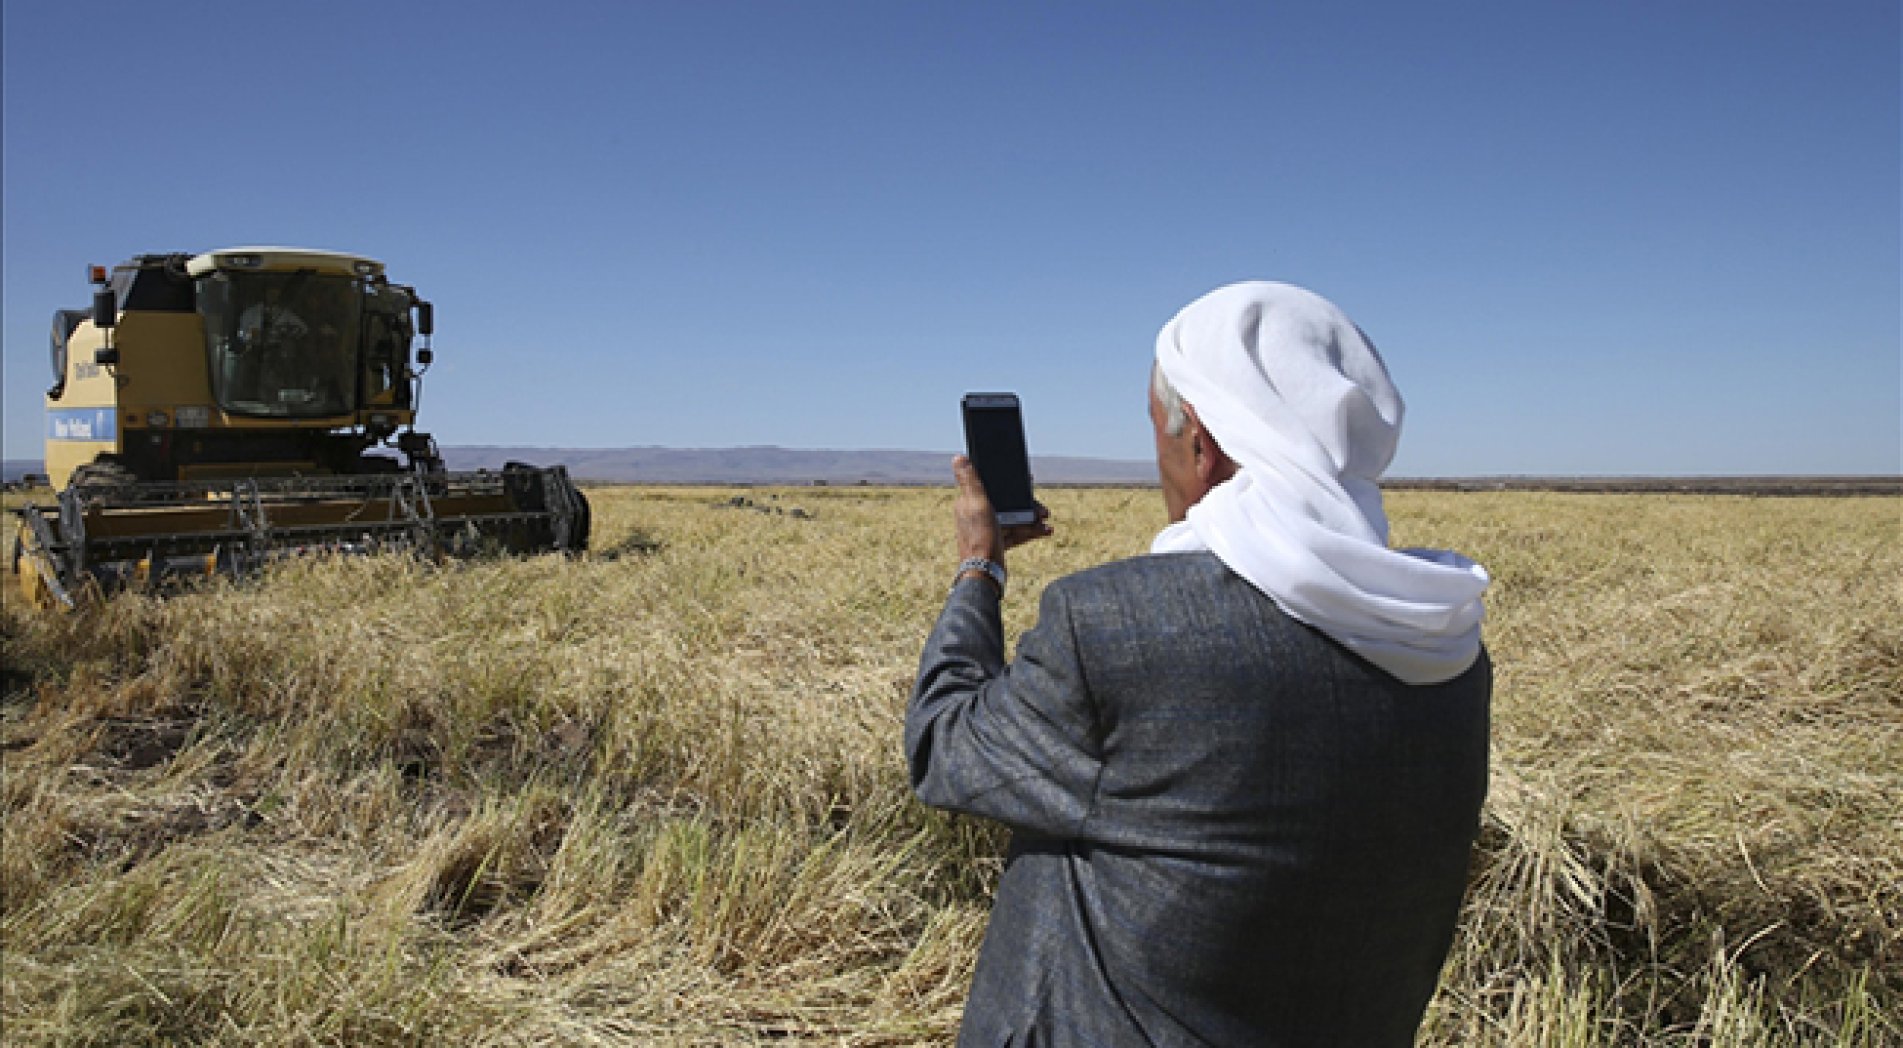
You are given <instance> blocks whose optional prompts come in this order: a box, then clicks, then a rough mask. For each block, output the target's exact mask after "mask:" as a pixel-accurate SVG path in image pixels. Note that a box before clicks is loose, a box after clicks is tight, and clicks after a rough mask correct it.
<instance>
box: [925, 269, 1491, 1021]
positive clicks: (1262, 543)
mask: <svg viewBox="0 0 1903 1048" xmlns="http://www.w3.org/2000/svg"><path fill="white" fill-rule="evenodd" d="M1152 374H1153V382H1152V390H1151V406H1150V412H1151V418H1152V423H1153V425H1154V428H1155V431H1156V449H1157V466H1158V471H1159V473H1160V475H1161V479H1162V487H1163V494H1164V499H1165V502H1166V504H1167V507H1168V510H1169V515H1170V518H1171V520H1172V522H1173V523H1172V525H1171V527H1170V528H1168V529H1166V530H1165V531H1164V532H1163V533H1162V534H1161V535H1159V536H1158V539H1157V542H1156V545H1155V546H1154V547H1153V550H1152V555H1150V556H1143V557H1137V558H1134V559H1130V560H1123V561H1117V562H1114V563H1110V564H1105V565H1101V566H1099V567H1096V568H1092V569H1089V570H1087V571H1083V572H1080V573H1078V574H1076V575H1072V576H1070V577H1068V578H1064V579H1061V580H1059V581H1057V582H1055V583H1052V584H1051V585H1050V586H1049V587H1047V588H1046V589H1045V590H1044V593H1043V597H1042V602H1041V604H1040V607H1039V613H1038V623H1037V625H1036V627H1035V628H1033V629H1031V630H1030V631H1028V632H1026V633H1025V634H1024V635H1023V637H1022V638H1021V639H1020V641H1019V644H1018V650H1017V656H1016V658H1015V659H1013V660H1011V661H1009V662H1007V661H1006V659H1005V651H1004V636H1003V627H1002V624H1001V621H1000V616H999V604H1000V601H1001V599H1002V598H1003V595H1004V586H1005V574H1004V570H1003V563H1004V552H1005V549H1006V548H1007V547H1009V546H1013V545H1016V544H1017V543H1020V542H1023V541H1028V540H1030V539H1033V538H1037V537H1040V536H1041V535H1045V534H1049V533H1050V529H1049V527H1048V526H1047V525H1045V524H1044V523H1043V522H1040V523H1039V524H1037V525H1031V526H1025V527H1021V528H1017V529H1013V530H1011V531H1008V532H1004V533H1001V532H1000V529H999V528H998V526H997V524H996V522H995V518H994V517H993V515H992V512H991V507H990V505H989V503H988V502H987V501H986V499H985V494H984V489H983V486H982V485H981V484H980V482H979V480H978V478H977V475H976V474H975V472H974V471H973V469H972V467H971V465H970V463H969V462H967V461H965V460H964V459H963V458H960V459H958V460H956V461H955V462H954V471H955V473H956V476H957V480H958V496H957V502H956V508H955V516H956V529H957V538H958V546H959V552H960V555H961V557H963V558H964V560H963V563H961V565H960V567H959V571H958V574H957V577H956V581H955V582H954V585H953V588H952V591H951V595H950V597H949V599H948V600H947V602H946V605H945V609H944V611H943V613H942V614H941V615H940V617H939V619H938V622H937V624H936V625H935V627H934V628H933V630H932V633H931V636H930V638H929V639H928V640H927V642H926V645H925V650H924V654H923V656H922V658H921V661H920V667H919V676H918V681H917V684H916V686H915V688H914V690H913V693H912V698H911V703H910V707H909V709H908V711H907V716H906V724H905V746H906V754H907V758H908V760H909V763H910V768H911V776H912V785H913V788H914V790H915V791H916V792H917V794H918V796H919V797H920V799H922V800H923V801H925V802H926V803H927V804H931V805H935V806H938V807H942V808H948V809H951V810H954V811H960V812H968V813H971V814H975V815H982V816H985V817H988V818H992V819H996V820H998V821H1000V822H1002V823H1005V824H1006V825H1008V826H1010V827H1011V828H1012V830H1013V836H1012V843H1011V847H1010V853H1009V856H1008V859H1007V862H1006V866H1005V871H1004V875H1003V877H1002V879H1001V880H1000V882H999V884H998V889H997V896H996V899H995V902H994V905H993V909H992V914H991V923H990V926H989V929H988V931H987V932H986V936H985V941H984V946H983V948H982V950H981V952H980V955H979V958H978V966H977V972H976V974H975V977H974V979H973V983H972V987H971V993H970V997H969V999H968V1001H967V1003H966V1008H965V1016H964V1024H963V1027H962V1029H961V1032H960V1037H959V1043H960V1044H961V1045H1002V1044H1023V1045H1033V1044H1035V1045H1073V1044H1076V1045H1083V1044H1090V1045H1250V1046H1256V1045H1301V1046H1313V1045H1354V1046H1370V1045H1374V1046H1379V1045H1406V1044H1410V1043H1412V1040H1413V1037H1414V1033H1415V1030H1416V1028H1417V1027H1418V1025H1419V1024H1420V1021H1421V1017H1422V1015H1423V1013H1424V1011H1425V1009H1426V1007H1427V1003H1428V999H1429V998H1430V997H1431V996H1432V994H1433V992H1434V987H1435V984H1436V982H1437V980H1438V977H1439V971H1440V967H1441V964H1442V962H1443V960H1444V959H1445V957H1446V954H1447V951H1448V948H1449V945H1450V943H1451V941H1452V936H1453V930H1454V921H1455V916H1456V914H1457V911H1458V909H1459V906H1460V900H1461V895H1462V892H1463V890H1464V888H1465V884H1466V870H1467V860H1468V851H1469V848H1470V846H1471V843H1472V840H1473V837H1474V833H1475V830H1476V827H1477V821H1478V816H1479V811H1480V805H1481V801H1482V799H1483V797H1484V795H1485V793H1486V782H1487V733H1488V703H1489V698H1490V694H1491V671H1490V668H1489V665H1488V661H1487V658H1486V655H1485V652H1484V651H1483V650H1482V649H1481V646H1480V639H1479V625H1480V618H1481V607H1480V597H1481V593H1482V591H1483V590H1484V589H1485V587H1486V585H1487V576H1486V573H1485V572H1484V570H1482V569H1481V568H1480V567H1479V566H1478V565H1475V564H1474V563H1473V562H1471V561H1468V560H1466V559H1465V558H1463V557H1460V556H1459V555H1457V554H1453V553H1449V552H1446V551H1437V550H1393V549H1389V548H1388V547H1387V544H1386V543H1387V521H1386V517H1385V516H1384V515H1383V511H1382V508H1381V497H1380V491H1379V489H1378V488H1377V487H1376V486H1375V483H1374V479H1375V478H1376V477H1378V476H1379V474H1380V472H1381V471H1382V470H1383V469H1385V468H1386V466H1387V463H1388V461H1389V459H1390V458H1391V457H1392V455H1393V450H1394V443H1395V440H1396V438H1397V436H1398V432H1399V425H1400V416H1401V401H1400V397H1399V394H1398V393H1397V392H1396V391H1395V390H1394V387H1393V385H1392V383H1391V381H1389V378H1388V375H1387V371H1386V367H1385V365H1383V364H1382V362H1381V360H1380V357H1379V356H1378V355H1377V354H1376V353H1375V351H1374V347H1373V346H1372V345H1371V344H1369V343H1368V341H1367V339H1366V338H1365V336H1363V335H1362V333H1361V332H1360V330H1359V329H1357V328H1356V327H1355V326H1354V325H1353V324H1352V323H1351V322H1349V321H1348V319H1347V318H1346V317H1345V316H1344V315H1342V314H1341V312H1340V311H1339V310H1338V309H1336V308H1335V307H1334V306H1333V305H1332V304H1331V303H1328V302H1327V301H1326V300H1324V299H1322V298H1320V297H1319V296H1316V295H1314V294H1312V293H1310V292H1307V291H1303V290H1302V289H1300V288H1294V287H1291V286H1289V285H1285V284H1270V283H1264V282H1250V283H1246V284H1237V285H1231V286H1229V287H1226V288H1221V289H1218V290H1217V291H1215V292H1212V293H1211V294H1210V295H1208V296H1205V297H1204V298H1202V299H1199V300H1197V302H1195V303H1192V304H1191V305H1190V306H1189V307H1187V308H1185V309H1184V310H1183V312H1182V313H1179V314H1178V315H1177V317H1176V318H1174V319H1173V320H1171V322H1170V323H1169V325H1167V326H1165V327H1164V329H1163V331H1162V333H1161V334H1160V335H1159V336H1158V340H1157V363H1156V367H1155V369H1154V370H1153V373H1152Z"/></svg>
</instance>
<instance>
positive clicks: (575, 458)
mask: <svg viewBox="0 0 1903 1048" xmlns="http://www.w3.org/2000/svg"><path fill="white" fill-rule="evenodd" d="M951 456H952V453H951V452H949V451H891V450H874V451H837V450H824V449H805V448H780V447H745V448H656V447H646V448H533V447H510V446H469V447H445V448H444V449H443V458H444V460H445V461H446V462H447V463H448V464H449V468H450V469H501V468H502V466H503V464H504V463H507V462H526V463H529V464H530V465H535V466H556V465H562V466H567V467H568V472H569V473H570V474H572V475H573V476H574V477H575V478H576V479H577V480H583V481H600V482H604V483H621V484H771V485H801V484H813V483H825V484H860V483H865V484H950V483H951ZM0 466H3V470H0V472H4V479H6V480H7V481H8V482H12V481H17V480H19V479H20V477H21V475H22V474H25V473H39V472H42V469H41V467H40V462H39V460H38V459H7V460H6V461H5V462H4V464H0ZM1031 472H1032V474H1033V476H1034V477H1035V479H1036V481H1037V483H1039V484H1155V483H1156V464H1155V463H1152V462H1129V461H1122V460H1118V459H1093V458H1068V457H1063V456H1044V455H1034V456H1032V458H1031Z"/></svg>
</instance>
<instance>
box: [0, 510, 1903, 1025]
mask: <svg viewBox="0 0 1903 1048" xmlns="http://www.w3.org/2000/svg"><path fill="white" fill-rule="evenodd" d="M733 494H734V492H732V491H716V490H712V489H635V488H606V489H599V490H595V491H593V492H591V497H592V498H593V499H594V503H595V507H596V512H595V519H596V530H597V534H596V543H595V545H596V552H594V553H593V554H591V555H589V556H588V557H586V558H584V559H581V560H577V561H565V560H561V559H557V558H550V557H544V558H538V559H534V560H525V561H504V562H488V563H469V564H452V565H448V566H444V567H432V566H428V565H421V564H416V563H413V562H410V561H406V560H402V559H396V558H385V559H356V560H327V561H311V562H305V563H296V564H290V565H286V566H284V567H282V568H280V569H279V570H276V571H275V572H273V573H272V574H271V575H270V576H268V577H266V578H263V579H260V580H256V581H252V582H246V583H241V584H235V585H234V584H219V585H215V586H211V587H208V588H205V589H202V590H199V591H195V592H190V593H187V594H184V595H182V596H178V597H176V598H173V599H170V600H166V601H157V600H151V599H147V598H143V597H138V596H125V597H120V598H118V599H115V600H114V601H112V602H110V603H108V604H106V605H104V606H103V607H100V608H97V609H94V610H91V611H87V612H84V613H81V614H77V615H70V616H51V615H43V614H37V613H32V612H30V611H28V610H26V609H22V608H21V607H20V606H19V601H18V600H17V599H16V598H15V597H14V595H13V594H12V593H11V592H9V593H8V595H7V601H6V607H5V611H4V618H3V620H0V624H3V625H4V644H5V647H4V656H5V671H6V678H5V679H6V693H5V701H4V706H3V707H0V747H4V748H3V749H0V759H3V760H4V776H3V777H0V798H3V800H4V805H5V807H4V813H5V822H4V838H3V839H0V844H3V845H4V847H3V848H0V891H3V893H4V895H3V896H0V936H4V938H3V939H0V950H3V951H4V954H3V956H0V1029H4V1031H5V1033H4V1036H5V1039H6V1041H7V1043H9V1044H95V1043H96V1044H164V1043H179V1042H188V1043H210V1044H234V1045H236V1044H255V1043H281V1044H411V1043H459V1044H463V1043H466V1044H629V1043H640V1044H649V1043H655V1044H726V1043H750V1042H754V1041H764V1040H788V1039H791V1040H803V1041H812V1042H819V1043H828V1044H835V1043H838V1044H855V1045H896V1044H931V1043H943V1042H945V1041H948V1040H949V1039H950V1037H951V1035H952V1033H953V1032H954V1031H955V1029H956V1025H957V1019H958V1013H959V1008H960V1005H961V1003H962V998H963V994H964V989H965V985H966V983H967V981H968V979H969V977H970V969H971V964H972V961H973V958H974V955H975V951H976V947H977V944H978V941H979V939H980V937H981V935H982V932H983V928H984V920H985V913H986V910H987V904H988V893H989V891H990V889H991V886H992V884H993V883H994V881H995V876H996V873H997V870H998V868H999V855H1000V853H1001V844H1002V840H1003V838H1002V834H1001V833H1000V832H999V831H998V830H996V829H995V828H993V827H990V826H987V825H984V824H982V823H979V822H976V821H974V820H969V819H952V818H949V817H946V816H943V815H940V814H937V813H934V812H931V811H929V810H926V809H924V808H922V807H920V806H919V805H918V804H916V803H915V802H914V801H913V800H911V798H910V796H909V794H908V793H907V790H906V788H905V772H904V765H903V760H902V758H901V755H900V752H899V724H900V717H901V712H902V709H903V705H904V701H905V696H906V692H907V688H908V686H909V684H910V681H911V676H912V672H913V669H914V661H915V659H916V657H917V652H918V648H919V645H920V643H921V641H922V640H923V637H924V634H925V631H926V630H927V629H928V627H929V626H930V623H931V620H932V618H933V617H934V615H935V614H936V612H937V609H938V606H939V601H940V599H941V598H942V596H943V593H944V588H945V585H946V583H947V576H948V572H949V566H950V564H951V560H952V551H951V546H950V533H949V525H948V521H949V502H950V494H949V491H947V490H880V489H799V490H793V489H782V490H779V491H775V492H748V493H746V494H747V496H748V498H749V499H751V501H752V502H753V504H754V505H753V506H744V505H743V506H736V505H732V504H730V502H729V497H730V496H732V495H733ZM1048 501H1049V502H1050V503H1051V504H1052V508H1053V510H1054V512H1055V514H1056V518H1057V524H1058V526H1059V529H1060V530H1059V534H1058V536H1057V537H1056V538H1054V539H1053V540H1051V541H1048V542H1045V543H1042V544H1039V545H1036V546H1033V547H1030V548H1028V549H1026V550H1024V551H1021V553H1020V554H1018V555H1014V557H1013V563H1012V568H1013V584H1012V589H1013V593H1012V596H1011V599H1010V601H1009V603H1008V606H1007V616H1006V617H1007V625H1008V627H1009V628H1010V629H1011V630H1012V631H1013V632H1016V631H1018V630H1021V629H1023V628H1025V627H1026V626H1028V625H1029V624H1030V622H1031V620H1032V617H1033V616H1034V614H1035V609H1036V600H1035V596H1036V593H1037V591H1038V590H1039V589H1040V588H1041V587H1042V586H1043V585H1044V584H1045V583H1046V582H1048V581H1049V580H1051V579H1053V578H1055V577H1057V576H1059V575H1061V574H1063V573H1066V572H1069V571H1073V570H1076V569H1077V568H1080V567H1083V566H1086V565H1089V564H1093V563H1097V562H1100V561H1103V560H1106V559H1110V558H1113V557H1117V556H1123V555H1128V554H1129V553H1132V552H1135V551H1138V550H1140V549H1142V548H1143V547H1144V546H1145V545H1146V543H1147V541H1148V537H1149V535H1150V534H1151V533H1152V532H1153V531H1154V530H1155V529H1156V528H1157V527H1158V526H1159V525H1160V524H1161V522H1162V520H1161V517H1162V514H1161V508H1160V504H1159V503H1160V500H1159V499H1158V498H1157V496H1156V495H1155V493H1153V492H1145V491H1128V490H1094V491H1076V490H1055V491H1051V492H1049V493H1048ZM761 507H764V511H763V510H762V509H761ZM795 507H797V508H800V509H803V510H805V511H807V513H808V514H809V518H801V517H798V516H795V515H793V514H791V513H790V512H780V513H775V512H771V510H773V509H776V508H777V509H781V510H791V509H792V508H795ZM1389 507H1390V511H1391V514H1392V516H1393V518H1394V521H1395V530H1396V535H1395V538H1396V540H1397V541H1399V542H1401V543H1404V544H1414V545H1452V546H1455V547H1457V548H1460V549H1463V550H1465V551H1467V552H1470V553H1472V554H1473V555H1475V556H1477V557H1478V558H1479V559H1481V560H1482V561H1483V562H1485V563H1487V564H1488V565H1489V566H1490V567H1491V568H1492V569H1493V570H1494V572H1495V574H1496V576H1497V578H1498V580H1499V581H1498V583H1497V584H1496V586H1495V588H1494V590H1493V591H1492V595H1491V598H1490V619H1489V623H1488V628H1487V638H1488V643H1489V645H1490V647H1491V649H1492V651H1493V654H1494V659H1495V664H1496V667H1497V674H1498V683H1497V687H1496V693H1495V751H1494V780H1493V781H1494V786H1493V793H1492V796H1491V798H1490V800H1489V803H1488V808H1487V812H1486V815H1485V819H1484V826H1483V833H1482V839H1481V843H1480V846H1479V848H1478V849H1477V850H1476V855H1475V860H1474V864H1473V879H1472V887H1471V890H1470V894H1469V900H1468V907H1467V913H1466V917H1465V919H1464V921H1463V924H1462V929H1461V932H1460V936H1459V939H1458V941H1457V943H1456V946H1455V950H1454V954H1453V956H1452V957H1451V958H1450V960H1449V963H1448V967H1447V971H1446V974H1445V979H1444V982H1443V988H1442V993H1441V994H1440V996H1439V997H1438V998H1437V999H1436V1001H1435V1003H1434V1006H1433V1008H1432V1010H1431V1012H1430V1014H1429V1017H1428V1022H1427V1026H1426V1029H1425V1031H1424V1033H1423V1040H1424V1042H1425V1043H1428V1044H1501V1045H1520V1044H1535V1045H1555V1046H1557V1045H1597V1044H1647V1045H1652V1044H1658V1045H1667V1044H1670V1045H1680V1044H1682V1045H1707V1044H1710V1045H1784V1044H1828V1045H1878V1044H1889V1043H1899V1042H1903V1005H1900V1004H1899V1001H1900V1000H1903V771H1900V770H1899V769H1903V627H1900V626H1899V625H1898V624H1899V623H1903V541H1899V540H1900V539H1903V504H1900V503H1899V500H1897V499H1843V500H1831V499H1780V500H1758V499H1748V498H1735V497H1715V496H1670V495H1645V496H1617V495H1560V494H1533V493H1497V494H1496V493H1485V494H1456V493H1417V492H1403V493H1397V494H1395V495H1392V496H1390V500H1389ZM10 526H11V525H10V524H9V528H10ZM7 541H9V542H10V541H11V533H10V531H9V533H8V535H7ZM8 581H9V582H10V581H11V580H8Z"/></svg>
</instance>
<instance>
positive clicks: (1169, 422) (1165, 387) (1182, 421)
mask: <svg viewBox="0 0 1903 1048" xmlns="http://www.w3.org/2000/svg"><path fill="white" fill-rule="evenodd" d="M1150 392H1152V393H1154V394H1156V402H1157V403H1158V404H1161V405H1163V432H1165V433H1167V434H1169V435H1170V436H1172V437H1180V436H1182V435H1183V427H1184V426H1186V425H1188V424H1189V416H1188V415H1186V414H1184V413H1183V395H1182V394H1181V393H1178V392H1176V387H1175V386H1172V385H1170V380H1169V379H1166V378H1164V377H1163V368H1162V366H1161V365H1159V364H1151V365H1150Z"/></svg>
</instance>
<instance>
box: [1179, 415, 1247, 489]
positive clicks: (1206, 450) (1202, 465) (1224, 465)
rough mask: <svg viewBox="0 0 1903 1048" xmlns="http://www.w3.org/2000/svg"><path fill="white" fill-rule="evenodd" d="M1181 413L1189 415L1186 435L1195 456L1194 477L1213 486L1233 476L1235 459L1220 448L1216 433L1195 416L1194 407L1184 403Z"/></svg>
mask: <svg viewBox="0 0 1903 1048" xmlns="http://www.w3.org/2000/svg"><path fill="white" fill-rule="evenodd" d="M1183 414H1185V415H1187V416H1188V417H1189V433H1188V436H1189V439H1190V445H1191V448H1192V450H1193V452H1194V454H1195V457H1196V479H1198V480H1200V481H1202V482H1203V483H1204V484H1205V485H1207V486H1209V487H1212V488H1213V487H1215V486H1216V485H1218V484H1220V483H1222V482H1223V481H1225V480H1228V479H1229V478H1230V477H1232V476H1234V475H1235V472H1236V464H1235V461H1234V460H1232V459H1231V458H1230V457H1229V456H1228V454H1227V453H1225V452H1224V451H1223V450H1222V445H1221V444H1218V443H1217V442H1216V435H1215V434H1214V433H1211V432H1209V427H1207V426H1205V425H1203V420H1202V419H1200V418H1198V417H1196V409H1195V408H1193V407H1191V406H1190V405H1188V404H1184V405H1183Z"/></svg>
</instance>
